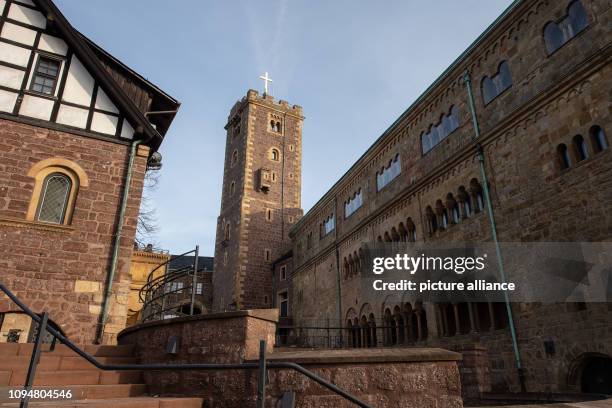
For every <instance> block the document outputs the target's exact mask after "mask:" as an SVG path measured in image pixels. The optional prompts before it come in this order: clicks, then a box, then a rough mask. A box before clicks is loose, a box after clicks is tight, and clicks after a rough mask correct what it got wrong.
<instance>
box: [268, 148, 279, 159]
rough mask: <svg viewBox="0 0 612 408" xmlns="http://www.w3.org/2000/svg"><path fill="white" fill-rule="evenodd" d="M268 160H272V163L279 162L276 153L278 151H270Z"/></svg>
mask: <svg viewBox="0 0 612 408" xmlns="http://www.w3.org/2000/svg"><path fill="white" fill-rule="evenodd" d="M270 160H272V161H279V160H280V152H279V151H278V149H272V150H270Z"/></svg>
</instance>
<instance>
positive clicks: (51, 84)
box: [30, 56, 60, 95]
mask: <svg viewBox="0 0 612 408" xmlns="http://www.w3.org/2000/svg"><path fill="white" fill-rule="evenodd" d="M59 69H60V61H58V60H56V59H52V58H47V57H43V56H40V57H39V58H38V63H37V64H36V70H35V71H34V79H33V80H32V86H31V88H30V89H31V90H32V91H34V92H38V93H41V94H45V95H53V93H54V92H55V86H56V85H57V78H58V76H59Z"/></svg>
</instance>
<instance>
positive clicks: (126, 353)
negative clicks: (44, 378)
mask: <svg viewBox="0 0 612 408" xmlns="http://www.w3.org/2000/svg"><path fill="white" fill-rule="evenodd" d="M50 346H51V345H50V344H43V345H42V350H43V355H44V354H50V355H54V356H74V357H77V356H78V354H76V353H75V352H74V351H72V350H71V349H69V348H68V346H66V345H64V344H57V345H56V346H55V349H54V350H53V351H49V348H50ZM78 347H79V348H80V349H81V350H83V351H85V352H86V353H89V354H91V355H92V356H95V357H133V353H134V346H133V345H131V344H130V345H121V346H119V345H118V346H108V345H95V344H86V345H78ZM33 348H34V345H33V344H32V343H0V356H1V357H4V356H30V355H31V354H32V349H33Z"/></svg>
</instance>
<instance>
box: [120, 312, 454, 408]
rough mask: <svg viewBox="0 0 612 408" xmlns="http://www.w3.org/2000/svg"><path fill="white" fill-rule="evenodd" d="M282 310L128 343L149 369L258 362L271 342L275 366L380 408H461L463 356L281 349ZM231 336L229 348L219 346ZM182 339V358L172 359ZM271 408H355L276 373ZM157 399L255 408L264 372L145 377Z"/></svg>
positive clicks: (142, 334) (177, 323) (228, 317)
mask: <svg viewBox="0 0 612 408" xmlns="http://www.w3.org/2000/svg"><path fill="white" fill-rule="evenodd" d="M277 319H278V313H277V311H276V310H252V311H237V312H226V313H216V314H211V315H203V316H192V317H185V318H176V319H171V320H165V321H160V322H153V323H145V324H142V325H138V326H134V327H131V328H128V329H126V330H124V331H123V332H122V333H120V335H119V343H120V344H135V350H136V355H137V356H138V357H140V360H141V362H143V363H240V362H256V361H257V358H258V353H259V340H260V339H266V340H267V345H268V349H267V358H268V361H269V362H287V361H290V362H296V363H298V364H300V365H302V366H303V367H305V368H306V369H308V370H311V371H313V372H314V373H316V374H317V375H319V376H321V377H323V378H325V379H327V380H330V381H331V382H332V383H334V384H336V385H337V386H338V387H340V388H341V389H343V390H345V391H347V392H349V393H352V394H353V395H356V396H357V397H358V398H360V399H362V400H364V401H365V402H367V403H369V404H370V405H371V406H373V407H376V408H383V407H406V408H417V407H418V408H437V407H445V408H446V407H448V408H455V407H456V408H460V407H462V406H463V404H462V400H461V384H460V380H459V371H458V367H457V361H458V360H460V358H461V357H460V355H459V354H457V353H453V352H449V351H446V350H441V349H378V350H373V349H369V350H329V351H325V352H321V351H291V352H278V351H273V345H274V333H275V328H276V323H275V321H276V320H277ZM218 333H223V338H224V341H223V343H221V342H219V341H218ZM172 336H178V337H179V338H180V340H179V344H180V346H179V350H178V354H176V355H170V354H168V353H166V345H167V344H168V340H169V339H170V338H171V337H172ZM268 376H269V383H268V385H267V386H266V393H267V394H266V396H267V399H266V406H267V407H276V406H277V405H276V404H277V402H278V400H279V399H280V398H281V396H282V395H283V393H285V392H289V391H293V392H295V393H296V403H297V405H296V406H298V407H308V408H310V407H312V408H315V407H317V408H318V407H331V406H334V407H347V408H348V407H350V406H352V404H351V403H349V402H347V401H346V400H344V399H343V398H342V397H339V396H337V395H335V394H333V393H331V392H330V391H328V390H327V389H325V388H323V387H322V386H320V385H318V384H316V383H314V382H313V381H311V380H310V379H308V378H306V377H305V376H303V375H302V374H299V373H297V372H295V371H293V370H288V369H270V370H269V371H268ZM144 379H145V381H146V383H147V385H148V386H149V390H150V391H151V392H152V393H155V394H160V395H164V396H185V395H190V396H201V397H203V398H204V401H205V403H204V407H206V408H212V407H215V408H218V407H220V408H239V407H247V406H254V405H255V401H256V395H257V370H211V371H203V370H189V371H157V372H145V373H144Z"/></svg>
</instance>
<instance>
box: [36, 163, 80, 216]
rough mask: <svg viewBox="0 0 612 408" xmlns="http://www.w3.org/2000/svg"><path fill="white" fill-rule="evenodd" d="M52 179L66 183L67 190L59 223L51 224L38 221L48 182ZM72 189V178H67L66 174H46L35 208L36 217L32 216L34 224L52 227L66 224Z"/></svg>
mask: <svg viewBox="0 0 612 408" xmlns="http://www.w3.org/2000/svg"><path fill="white" fill-rule="evenodd" d="M54 177H61V178H63V179H65V180H67V181H68V189H67V190H66V193H65V197H64V200H63V201H64V203H63V206H62V214H61V216H60V221H59V222H53V221H46V220H41V219H40V213H41V211H42V209H43V204H44V203H45V198H46V196H47V187H48V185H49V181H50V180H51V179H52V178H54ZM73 188H74V181H73V180H72V178H71V177H70V176H68V175H67V174H66V173H63V172H52V173H49V174H47V176H45V178H44V179H43V181H42V186H41V192H40V196H39V198H38V204H37V206H36V215H35V216H34V219H35V221H36V222H40V223H44V224H53V225H64V224H65V223H66V215H67V214H68V210H69V208H68V207H69V205H70V201H71V200H70V198H71V196H72V190H73Z"/></svg>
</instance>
